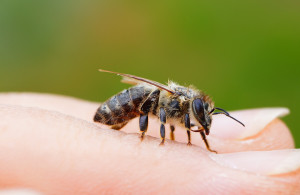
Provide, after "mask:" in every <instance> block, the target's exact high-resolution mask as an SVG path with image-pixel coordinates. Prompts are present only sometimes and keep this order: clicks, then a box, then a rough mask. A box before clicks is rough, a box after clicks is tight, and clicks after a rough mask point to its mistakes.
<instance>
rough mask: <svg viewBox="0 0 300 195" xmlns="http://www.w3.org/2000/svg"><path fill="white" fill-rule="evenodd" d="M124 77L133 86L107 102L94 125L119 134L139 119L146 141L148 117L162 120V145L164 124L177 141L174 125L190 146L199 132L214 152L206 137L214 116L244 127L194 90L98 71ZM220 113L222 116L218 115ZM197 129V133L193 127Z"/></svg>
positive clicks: (97, 112)
mask: <svg viewBox="0 0 300 195" xmlns="http://www.w3.org/2000/svg"><path fill="white" fill-rule="evenodd" d="M99 71H100V72H107V73H113V74H117V75H120V76H122V77H123V79H122V82H123V83H128V84H132V85H134V86H133V87H131V88H129V89H125V90H123V91H122V92H120V93H119V94H117V95H114V96H113V97H111V98H109V99H108V100H107V101H106V102H104V103H103V104H102V105H100V107H99V108H98V110H97V111H96V114H95V116H94V121H95V122H99V123H102V124H105V125H109V126H111V129H115V130H120V129H121V128H122V127H124V126H125V125H126V124H127V123H128V122H129V121H130V120H131V119H133V118H135V117H139V129H140V133H141V140H143V138H144V136H145V133H146V132H147V128H148V115H150V114H151V115H154V116H157V117H158V118H159V119H160V122H161V125H160V136H161V143H160V145H163V144H164V142H165V124H166V122H167V121H168V123H170V129H171V131H170V138H171V140H174V139H175V137H174V131H175V125H181V126H184V127H185V129H186V132H187V138H188V143H187V144H188V145H191V132H199V133H200V135H201V137H202V139H203V141H204V143H205V146H206V148H207V150H209V151H210V152H215V153H216V151H214V150H212V149H211V148H210V146H209V143H208V141H207V139H206V136H208V135H209V132H210V127H211V123H212V115H217V114H224V115H225V116H227V117H229V118H231V119H233V120H235V121H236V122H238V123H240V124H241V125H243V126H245V125H244V124H243V123H242V122H240V121H239V120H237V119H235V118H234V117H232V116H231V115H230V114H229V113H228V112H227V111H225V110H224V109H222V108H218V107H214V102H213V101H212V100H211V98H210V97H209V96H208V95H206V94H204V93H203V92H202V91H201V90H198V89H195V88H194V87H191V86H190V87H184V86H180V85H178V84H176V83H175V82H172V81H169V82H168V85H167V86H166V85H163V84H161V83H158V82H155V81H151V80H149V79H145V78H141V77H138V76H134V75H130V74H123V73H118V72H112V71H108V70H102V69H100V70H99ZM216 110H218V111H219V112H215V111H216ZM193 126H196V127H197V129H196V130H192V129H191V127H193Z"/></svg>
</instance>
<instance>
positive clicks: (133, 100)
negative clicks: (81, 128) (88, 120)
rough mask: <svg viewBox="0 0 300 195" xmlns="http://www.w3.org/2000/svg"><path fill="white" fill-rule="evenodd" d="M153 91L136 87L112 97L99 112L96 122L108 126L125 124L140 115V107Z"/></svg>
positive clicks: (95, 118)
mask: <svg viewBox="0 0 300 195" xmlns="http://www.w3.org/2000/svg"><path fill="white" fill-rule="evenodd" d="M150 92H151V90H149V89H147V88H146V87H144V86H134V87H132V88H130V89H128V90H124V91H122V92H121V93H119V94H117V95H115V96H113V97H111V98H110V99H108V100H107V101H106V102H104V103H103V104H102V105H101V106H100V107H99V108H98V110H97V112H96V114H95V117H94V121H96V122H100V123H103V124H106V125H116V124H120V123H125V122H127V121H129V120H130V119H133V118H135V117H137V116H138V115H139V114H140V111H139V106H140V104H141V103H142V102H143V101H144V99H145V98H147V97H148V95H149V94H150Z"/></svg>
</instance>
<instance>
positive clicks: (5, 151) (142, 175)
mask: <svg viewBox="0 0 300 195" xmlns="http://www.w3.org/2000/svg"><path fill="white" fill-rule="evenodd" d="M98 106H99V103H92V102H87V101H84V100H78V99H73V98H70V97H64V96H56V95H47V94H32V93H22V94H17V93H15V94H12V93H3V94H0V118H1V120H0V173H1V174H0V188H1V189H7V188H30V189H33V190H35V191H38V192H42V193H45V194H101V193H107V194H120V193H123V194H124V193H125V194H159V193H161V194H282V193H284V194H299V193H300V185H299V182H300V169H299V167H300V152H299V150H297V149H292V148H294V143H293V139H292V137H291V134H290V132H289V129H288V128H287V126H286V125H285V124H284V123H283V122H282V121H281V120H279V119H274V120H270V119H268V120H270V121H268V122H267V125H266V126H265V127H264V128H263V129H261V130H260V131H259V132H258V133H255V134H254V135H252V136H248V137H247V138H243V139H241V138H240V137H241V136H240V135H235V134H237V132H239V131H236V128H237V129H239V128H240V127H239V125H238V124H235V123H234V122H233V121H232V123H229V122H224V121H227V120H230V119H227V118H225V117H223V116H221V117H219V116H216V117H215V118H214V121H213V123H214V124H215V126H213V127H212V129H211V135H209V136H208V141H209V142H210V145H211V148H212V149H214V150H217V151H218V152H219V153H229V152H239V153H231V154H213V153H210V152H208V151H207V150H206V149H204V148H201V147H203V143H202V141H201V139H200V135H199V133H192V144H194V145H193V146H187V145H186V142H187V141H186V140H187V137H186V132H185V131H183V130H182V129H179V128H177V129H176V134H175V138H176V140H179V141H180V142H183V143H179V142H175V141H170V140H166V143H165V145H164V146H159V143H160V139H159V138H157V137H159V128H158V127H159V122H158V121H157V120H156V119H151V120H150V121H149V128H148V132H147V134H146V135H147V136H146V137H145V139H144V141H143V142H141V141H140V139H139V134H138V133H139V130H138V129H139V128H138V120H137V119H135V120H133V121H132V122H130V123H129V124H128V125H127V126H126V127H124V129H122V130H121V131H115V130H108V127H106V126H103V125H100V124H96V123H94V122H93V121H92V119H93V115H94V113H95V111H96V109H97V108H98ZM263 111H264V110H262V111H261V110H252V111H246V114H245V112H239V111H238V112H234V116H235V117H236V118H239V119H240V120H242V121H247V122H248V125H250V123H251V120H252V118H255V117H254V116H257V113H258V112H263ZM272 112H273V111H272ZM267 113H268V112H267ZM232 115H233V114H232ZM264 115H265V114H264ZM218 117H219V118H218ZM247 117H248V118H247ZM249 118H250V119H249ZM275 118H276V117H275ZM248 119H249V120H248ZM254 122H255V121H254ZM254 122H253V123H254ZM223 123H224V124H225V123H226V127H224V128H226V129H225V130H226V131H225V130H224V128H220V127H223V126H224V125H222V124H223ZM256 123H257V121H256ZM246 126H247V123H246ZM250 126H251V125H250ZM251 127H252V126H251ZM166 129H167V132H166V135H167V138H169V136H168V135H169V131H168V129H169V128H168V126H167V128H166ZM246 130H247V131H252V130H251V129H246ZM224 131H225V133H224ZM241 131H243V130H241ZM129 132H130V133H134V134H128V133H129ZM226 132H228V135H230V136H229V137H228V135H227V134H226ZM149 135H150V136H149ZM234 137H236V139H235V138H234ZM237 137H239V139H238V138H237ZM198 145H200V146H201V147H199V146H198ZM252 150H256V151H257V152H245V151H252ZM258 150H260V151H258ZM265 150H275V151H271V152H267V151H265Z"/></svg>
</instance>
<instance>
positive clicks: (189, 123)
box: [184, 114, 192, 146]
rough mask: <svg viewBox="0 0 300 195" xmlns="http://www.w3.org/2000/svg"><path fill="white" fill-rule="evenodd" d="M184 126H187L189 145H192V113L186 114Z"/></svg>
mask: <svg viewBox="0 0 300 195" xmlns="http://www.w3.org/2000/svg"><path fill="white" fill-rule="evenodd" d="M184 126H185V128H186V133H187V136H188V143H187V145H189V146H190V145H192V143H191V131H190V130H191V120H190V115H189V114H185V116H184Z"/></svg>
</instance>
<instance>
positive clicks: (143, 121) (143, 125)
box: [139, 114, 148, 141]
mask: <svg viewBox="0 0 300 195" xmlns="http://www.w3.org/2000/svg"><path fill="white" fill-rule="evenodd" d="M139 124H140V132H141V141H143V139H144V136H145V133H146V131H147V129H148V114H145V115H142V114H141V115H140V121H139Z"/></svg>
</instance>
